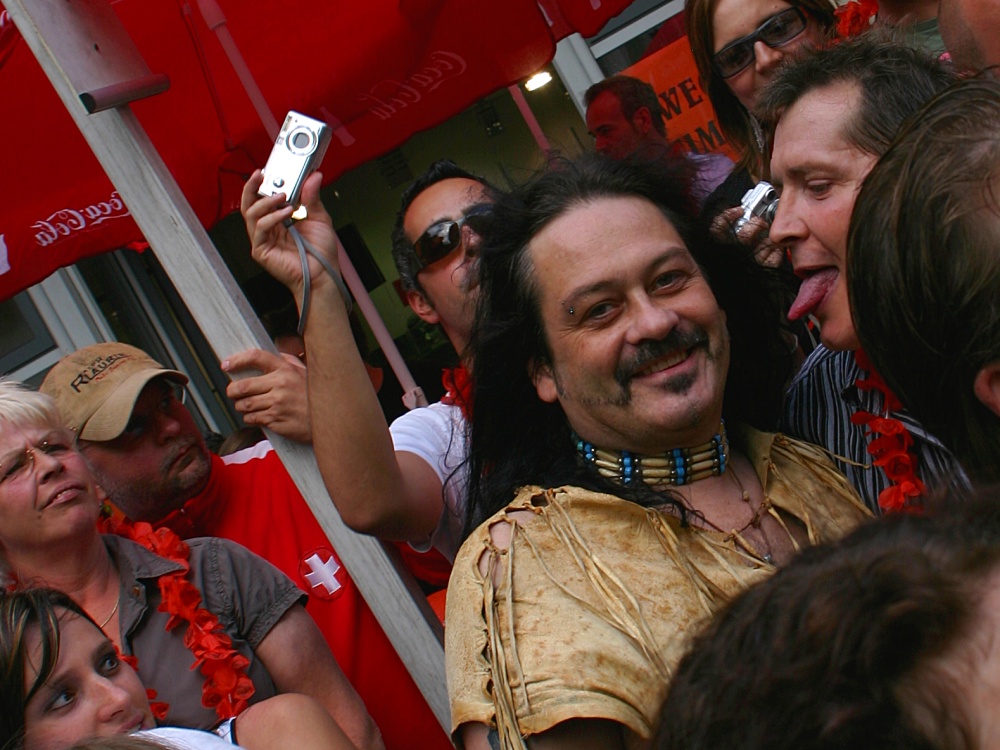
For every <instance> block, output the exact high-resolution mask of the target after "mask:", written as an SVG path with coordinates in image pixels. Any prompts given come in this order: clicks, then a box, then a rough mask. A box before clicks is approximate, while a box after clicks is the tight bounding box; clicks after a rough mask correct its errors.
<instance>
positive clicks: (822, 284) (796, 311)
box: [788, 268, 839, 320]
mask: <svg viewBox="0 0 1000 750" xmlns="http://www.w3.org/2000/svg"><path fill="white" fill-rule="evenodd" d="M838 273H839V272H838V271H837V269H836V268H829V269H827V270H826V271H820V272H819V273H815V274H813V275H812V276H810V277H809V278H808V279H806V280H805V281H803V282H802V286H800V287H799V294H798V296H797V297H796V298H795V302H793V303H792V306H791V307H790V308H789V310H788V319H789V320H798V319H799V318H802V317H805V316H806V315H808V314H809V313H811V312H812V311H813V310H815V309H816V307H817V306H818V305H819V303H820V302H822V301H823V298H824V297H825V296H826V293H827V292H829V291H830V287H832V286H833V284H834V282H835V281H836V280H837V274H838Z"/></svg>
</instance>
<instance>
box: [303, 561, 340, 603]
mask: <svg viewBox="0 0 1000 750" xmlns="http://www.w3.org/2000/svg"><path fill="white" fill-rule="evenodd" d="M305 562H306V565H308V566H309V570H311V571H312V573H306V574H305V579H306V581H308V583H309V585H310V586H312V587H313V588H316V587H317V586H322V587H323V588H325V589H326V593H328V594H332V593H333V592H334V591H336V590H337V589H339V588H340V581H338V580H337V571H338V570H340V563H339V562H337V560H336V558H334V557H331V558H330V559H329V560H327V561H326V562H323V560H322V559H321V558H320V556H319V555H317V554H314V555H312V557H308V558H306V561H305Z"/></svg>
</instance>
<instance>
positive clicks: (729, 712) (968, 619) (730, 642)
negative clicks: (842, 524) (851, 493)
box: [653, 487, 1000, 750]
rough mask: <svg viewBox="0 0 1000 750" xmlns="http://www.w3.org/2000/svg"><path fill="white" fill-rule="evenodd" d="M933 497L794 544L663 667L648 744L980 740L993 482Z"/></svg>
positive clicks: (966, 744)
mask: <svg viewBox="0 0 1000 750" xmlns="http://www.w3.org/2000/svg"><path fill="white" fill-rule="evenodd" d="M939 500H940V502H939V506H940V507H941V508H948V511H947V513H944V512H942V513H940V514H937V515H935V514H931V515H928V516H914V515H896V516H890V517H886V518H883V519H881V520H878V521H874V522H872V523H870V524H868V525H866V526H863V527H861V528H860V529H859V530H857V531H856V532H854V533H853V534H851V535H850V536H848V537H845V538H844V539H842V540H841V541H840V542H838V543H836V544H833V545H827V546H822V547H813V548H810V549H807V550H806V551H804V552H803V553H802V554H801V555H800V556H799V557H798V558H797V559H796V560H795V561H793V562H792V563H791V564H790V565H788V566H787V567H785V568H783V569H781V570H779V571H778V572H777V573H776V574H775V575H774V577H772V578H770V579H768V580H767V581H765V582H764V583H763V584H761V585H759V586H757V587H755V588H752V589H750V590H749V591H748V592H746V593H745V594H744V595H742V596H740V597H739V598H737V599H735V600H734V601H732V602H731V603H730V604H728V605H727V606H726V607H725V608H724V609H722V610H721V611H719V612H718V613H717V614H716V616H715V617H714V618H713V619H712V621H711V623H710V624H709V626H708V627H707V629H706V630H705V631H704V632H703V633H702V634H701V635H700V636H698V638H697V639H696V640H695V642H694V646H693V648H692V650H691V651H690V652H689V653H688V654H687V655H686V656H685V657H684V659H683V660H682V661H681V663H680V665H679V666H678V668H677V671H676V673H675V676H674V680H673V682H672V684H671V687H670V691H669V693H668V694H667V698H666V701H665V703H664V705H663V709H662V711H661V714H660V728H659V733H658V735H657V737H656V740H655V742H654V744H653V747H655V748H658V750H668V749H671V750H672V749H675V748H676V749H677V750H680V748H684V750H706V749H707V748H713V749H714V748H719V749H720V750H721V749H722V748H740V750H758V749H759V750H765V749H766V750H784V749H787V750H792V749H793V748H794V749H795V750H820V749H822V750H834V749H835V748H836V749H843V750H848V749H850V750H854V749H855V748H867V747H870V748H880V749H882V750H896V749H900V748H908V749H918V748H920V749H924V748H927V749H930V748H935V749H939V750H953V749H954V750H958V749H959V748H962V749H970V748H978V747H984V746H985V744H986V743H981V742H979V741H978V739H977V737H980V736H984V735H983V734H982V730H983V728H984V727H985V726H986V723H987V721H986V720H988V719H989V718H992V717H991V716H989V717H988V716H986V714H993V713H995V712H994V711H993V710H992V708H993V706H992V705H991V704H995V700H996V698H995V694H994V693H993V688H994V687H995V684H994V683H991V682H989V681H988V678H989V675H990V674H991V673H992V675H993V678H994V680H995V677H996V674H997V670H998V669H1000V643H997V642H996V638H997V635H996V631H997V628H998V627H1000V489H998V488H997V487H993V488H992V489H989V490H983V491H981V493H980V495H979V497H977V498H976V499H975V500H974V501H972V502H969V503H968V504H966V505H963V504H962V502H961V501H960V499H958V498H952V497H948V498H940V499H939ZM984 692H985V694H986V699H985V700H983V698H984ZM990 696H992V697H990ZM984 709H985V710H984Z"/></svg>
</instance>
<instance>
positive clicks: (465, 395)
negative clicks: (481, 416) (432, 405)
mask: <svg viewBox="0 0 1000 750" xmlns="http://www.w3.org/2000/svg"><path fill="white" fill-rule="evenodd" d="M441 382H442V383H443V384H444V389H445V394H444V398H442V399H441V403H442V404H448V405H449V406H450V405H455V406H457V407H458V408H459V409H461V410H462V416H463V417H465V418H466V419H467V420H471V419H472V377H471V376H470V375H469V371H468V370H467V369H465V365H459V366H458V367H452V368H447V369H445V370H444V372H443V373H442V374H441Z"/></svg>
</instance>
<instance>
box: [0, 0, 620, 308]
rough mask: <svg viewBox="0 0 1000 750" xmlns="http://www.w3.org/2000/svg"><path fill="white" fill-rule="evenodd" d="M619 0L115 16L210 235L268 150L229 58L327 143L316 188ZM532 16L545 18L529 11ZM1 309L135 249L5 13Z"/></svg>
mask: <svg viewBox="0 0 1000 750" xmlns="http://www.w3.org/2000/svg"><path fill="white" fill-rule="evenodd" d="M629 1H630V0H540V3H539V2H536V0H502V2H493V3H487V2H468V0H364V2H355V3H346V2H322V3H320V2H315V0H285V2H281V3H274V2H264V0H175V1H171V0H117V2H112V6H113V8H114V10H115V12H116V13H117V15H118V16H119V17H120V19H121V20H122V23H123V25H124V26H125V29H126V30H127V31H128V33H129V35H130V36H131V38H132V40H133V41H134V42H135V45H136V47H137V48H138V49H139V51H140V53H141V54H142V55H143V57H144V58H145V60H146V63H147V65H148V66H149V68H150V70H151V71H152V72H153V73H163V74H165V75H167V77H168V78H169V79H170V88H169V90H168V91H166V92H165V93H163V94H159V95H156V96H153V97H150V98H148V99H143V100H141V101H137V102H134V103H133V104H132V105H131V106H132V108H133V110H134V112H135V113H136V116H137V117H138V119H139V121H140V122H141V124H142V125H143V127H144V129H145V130H146V132H147V134H148V135H149V137H150V140H151V141H152V143H153V145H154V146H155V147H156V149H157V150H158V151H159V153H160V156H161V157H162V158H163V160H164V161H165V162H166V164H167V166H168V167H169V169H170V171H171V173H172V174H173V177H174V179H175V180H176V181H177V183H178V185H179V186H180V188H181V190H182V191H183V192H184V194H185V196H186V197H187V199H188V201H189V202H190V203H191V205H192V207H193V208H194V210H195V212H196V213H197V215H198V217H199V218H200V219H201V221H202V222H203V223H204V224H205V225H206V226H211V225H212V224H213V223H214V222H216V221H217V220H218V219H220V218H221V217H222V216H224V215H226V214H227V213H229V212H230V211H233V210H235V209H236V208H237V207H238V204H239V193H240V190H241V189H242V185H243V182H244V181H245V179H246V177H247V176H248V175H249V173H250V171H251V170H252V169H254V168H255V167H258V166H261V165H263V163H264V161H266V159H267V155H268V153H269V152H270V148H271V137H270V136H269V135H268V133H267V132H265V129H264V126H263V125H262V123H261V119H260V117H259V116H258V115H257V113H256V111H255V110H254V107H253V104H252V103H251V99H250V97H249V95H248V93H247V90H246V88H245V87H244V85H243V83H242V82H241V80H240V78H239V76H238V75H237V73H236V71H235V69H234V66H233V64H232V62H231V59H230V57H229V56H227V50H226V46H225V40H226V39H227V38H230V39H231V42H232V44H233V45H234V47H235V48H236V49H237V50H238V53H239V55H240V56H241V57H242V58H243V60H245V63H246V66H247V69H248V71H249V74H250V76H252V78H253V80H254V82H255V83H256V86H257V87H258V88H259V90H260V92H261V94H262V95H263V99H264V101H265V102H266V106H267V109H268V110H269V111H270V112H271V113H272V114H273V116H274V117H275V118H276V119H277V120H278V121H279V122H280V120H281V118H282V117H283V116H284V114H285V112H287V111H288V110H290V109H296V110H299V111H301V112H304V113H306V114H308V115H310V116H313V117H315V118H317V119H322V120H325V121H326V122H327V123H328V124H329V125H331V127H333V129H334V138H333V141H332V144H331V146H330V148H329V150H328V151H327V155H326V158H325V160H324V162H323V165H322V169H323V172H324V175H325V178H326V179H327V180H333V179H335V178H336V177H337V176H339V175H340V174H342V173H343V172H344V171H346V170H348V169H351V168H353V167H355V166H357V165H359V164H362V163H364V162H366V161H369V160H371V159H372V158H374V157H376V156H379V155H381V154H383V153H385V152H386V151H389V150H391V149H392V148H395V147H396V146H398V145H399V144H401V143H402V142H403V141H405V140H406V139H407V138H408V137H409V136H410V135H412V134H413V133H416V132H419V131H421V130H425V129H427V128H430V127H432V126H434V125H437V124H439V123H441V122H443V121H444V120H446V119H448V118H449V117H451V116H453V115H455V114H457V113H458V112H460V111H462V110H463V109H464V108H466V107H467V106H469V105H470V104H472V103H473V102H475V101H477V100H478V99H481V98H482V97H484V96H486V95H487V94H490V93H492V92H494V91H496V90H498V89H500V88H503V87H505V86H508V85H510V84H511V83H513V82H515V81H518V80H520V79H522V78H524V77H526V76H528V75H530V74H532V73H534V72H536V71H537V70H538V68H540V67H541V66H543V65H544V64H545V63H547V62H548V61H549V60H551V58H552V56H553V55H554V53H555V41H556V39H558V38H561V37H562V36H565V35H566V34H568V33H570V32H572V31H576V30H579V31H581V32H582V33H584V34H587V35H591V34H593V33H595V32H596V31H597V30H598V29H600V27H601V26H603V25H604V23H605V22H606V21H607V20H608V19H609V18H611V17H612V16H613V15H615V14H617V13H619V12H621V10H622V9H623V8H624V7H625V6H627V5H628V3H629ZM540 4H541V6H542V7H539V5H540ZM0 101H3V102H5V105H6V106H5V116H4V117H2V118H0V153H2V157H0V164H2V165H3V174H4V184H5V190H4V194H5V200H4V201H3V202H2V205H0V300H2V299H6V298H8V297H10V296H12V295H13V294H16V293H17V292H18V291H21V290H22V289H24V288H26V287H28V286H30V285H32V284H34V283H36V282H38V281H40V280H42V279H44V278H45V277H46V276H48V275H49V274H50V273H51V272H52V271H54V270H55V269H57V268H59V267H60V266H63V265H67V264H70V263H73V262H74V261H75V260H77V259H79V258H82V257H85V256H88V255H93V254H95V253H99V252H103V251H106V250H110V249H113V248H116V247H122V246H124V245H127V244H128V243H130V242H133V241H140V240H141V239H142V237H141V235H140V233H139V230H138V228H137V227H136V225H135V223H134V222H133V221H132V220H131V218H130V216H129V213H128V209H127V207H125V206H124V204H123V203H122V201H121V199H120V198H119V197H118V194H117V192H116V191H115V189H114V186H113V185H112V184H111V182H110V180H109V179H108V178H107V176H106V175H105V174H104V171H103V169H102V168H101V166H100V164H99V162H98V161H97V159H96V158H95V157H94V155H93V154H92V152H91V151H90V148H89V147H88V146H87V144H86V142H85V141H84V139H83V137H82V135H81V134H80V132H79V130H77V128H76V126H75V124H74V123H73V120H72V118H71V117H70V116H69V114H68V113H67V112H66V110H65V108H64V107H63V104H62V102H61V100H60V99H59V97H58V96H57V95H56V93H55V91H54V89H53V88H52V86H51V84H50V83H49V81H48V79H47V78H46V76H45V74H44V73H43V72H42V70H41V68H40V67H39V65H38V63H37V62H36V60H35V59H34V57H33V55H32V54H31V50H30V49H29V48H28V46H27V44H26V43H25V42H24V41H23V40H21V39H20V37H19V35H18V33H17V30H16V29H15V28H14V27H13V25H12V24H11V23H10V20H9V18H8V17H7V16H6V13H5V12H4V13H2V14H0Z"/></svg>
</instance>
